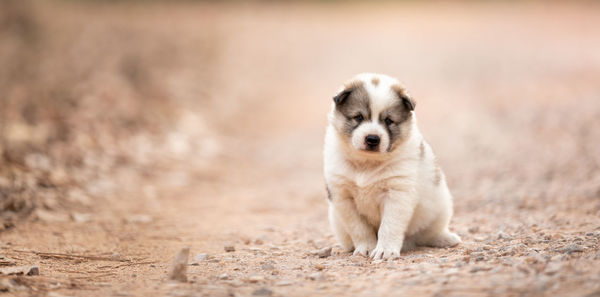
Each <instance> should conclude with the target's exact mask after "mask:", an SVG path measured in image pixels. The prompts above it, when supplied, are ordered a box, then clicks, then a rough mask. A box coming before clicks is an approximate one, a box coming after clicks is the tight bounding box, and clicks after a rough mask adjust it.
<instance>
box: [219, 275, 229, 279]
mask: <svg viewBox="0 0 600 297" xmlns="http://www.w3.org/2000/svg"><path fill="white" fill-rule="evenodd" d="M228 278H229V275H228V274H227V273H223V274H221V275H219V279H220V280H226V279H228Z"/></svg>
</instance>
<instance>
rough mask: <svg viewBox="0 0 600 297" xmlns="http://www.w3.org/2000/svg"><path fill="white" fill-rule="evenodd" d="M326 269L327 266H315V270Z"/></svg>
mask: <svg viewBox="0 0 600 297" xmlns="http://www.w3.org/2000/svg"><path fill="white" fill-rule="evenodd" d="M325 267H326V266H325V265H323V264H315V269H317V270H323V269H325Z"/></svg>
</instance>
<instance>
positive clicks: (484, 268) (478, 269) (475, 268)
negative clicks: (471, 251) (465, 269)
mask: <svg viewBox="0 0 600 297" xmlns="http://www.w3.org/2000/svg"><path fill="white" fill-rule="evenodd" d="M491 269H492V267H488V266H473V267H472V268H471V270H470V271H469V272H471V273H475V272H479V271H488V270H491Z"/></svg>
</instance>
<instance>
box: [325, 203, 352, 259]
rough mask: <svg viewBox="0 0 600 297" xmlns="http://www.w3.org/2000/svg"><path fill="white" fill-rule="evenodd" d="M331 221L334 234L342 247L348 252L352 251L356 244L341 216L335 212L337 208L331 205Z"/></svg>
mask: <svg viewBox="0 0 600 297" xmlns="http://www.w3.org/2000/svg"><path fill="white" fill-rule="evenodd" d="M329 223H330V224H331V229H332V230H333V234H334V235H335V238H336V239H337V241H338V242H339V243H340V245H341V246H342V249H343V250H344V251H346V252H351V251H353V250H354V244H353V243H352V238H350V235H349V234H348V232H346V229H345V228H344V226H343V225H342V222H341V221H340V218H339V217H338V216H337V214H336V213H335V209H334V207H333V206H329Z"/></svg>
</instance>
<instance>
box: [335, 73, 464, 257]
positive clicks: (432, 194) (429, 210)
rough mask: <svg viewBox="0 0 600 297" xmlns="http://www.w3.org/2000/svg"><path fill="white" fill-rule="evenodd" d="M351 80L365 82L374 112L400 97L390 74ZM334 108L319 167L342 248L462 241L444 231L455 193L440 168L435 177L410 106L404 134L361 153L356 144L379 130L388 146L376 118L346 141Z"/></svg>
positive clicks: (376, 252)
mask: <svg viewBox="0 0 600 297" xmlns="http://www.w3.org/2000/svg"><path fill="white" fill-rule="evenodd" d="M374 76H376V77H377V78H379V83H378V85H377V87H374V86H373V84H372V83H371V79H372V78H373V77H374ZM355 79H358V80H361V81H363V86H365V88H366V90H367V92H368V94H369V97H370V100H371V102H370V107H371V110H372V113H373V114H372V118H373V119H377V118H378V114H379V113H380V112H381V111H382V110H384V109H385V108H386V107H388V106H390V104H392V102H393V100H398V98H397V97H395V96H394V95H393V91H392V90H391V88H390V86H391V85H393V84H397V83H398V81H397V80H396V79H394V78H391V77H389V76H385V75H377V74H370V73H366V74H360V75H358V76H356V77H355ZM334 109H335V105H333V106H332V110H331V112H330V114H329V122H330V124H329V126H328V127H327V131H326V136H325V149H324V161H325V162H324V172H325V180H326V183H327V186H328V187H329V189H330V190H331V193H332V197H331V200H330V202H329V220H330V223H331V226H332V229H333V231H334V234H335V236H336V238H337V239H338V241H339V243H340V245H341V246H342V248H344V249H345V250H347V251H352V250H354V254H362V255H364V256H368V255H370V256H371V257H372V258H375V259H388V258H396V257H399V256H400V251H401V250H408V249H410V248H412V247H414V246H415V245H427V246H435V247H447V246H454V245H456V244H458V243H460V242H461V240H460V237H458V236H457V235H456V234H454V233H452V232H450V231H449V230H448V224H449V222H450V218H451V217H452V196H451V194H450V191H449V190H448V187H447V185H446V182H445V179H444V177H443V174H441V173H439V174H441V181H440V182H439V183H437V184H436V183H435V182H434V181H435V175H436V173H435V172H436V163H435V156H434V154H433V151H432V149H431V147H430V146H429V145H428V144H427V142H425V140H424V139H423V136H422V135H421V133H420V132H419V129H418V127H417V120H416V116H415V115H414V112H413V115H412V117H411V118H410V119H409V121H410V123H409V124H410V130H411V133H410V134H409V137H408V139H404V140H403V141H402V143H401V144H400V145H399V146H397V147H396V148H395V149H394V150H393V151H391V152H387V151H385V150H384V149H381V150H380V152H365V151H362V150H361V149H364V147H363V146H364V144H363V141H364V140H363V139H364V137H365V136H366V135H367V134H377V135H379V136H380V137H381V141H382V145H381V146H380V147H382V148H385V147H387V144H388V143H389V137H388V135H387V132H386V130H385V127H383V126H382V125H381V124H379V123H377V122H376V121H374V122H372V123H365V124H363V125H361V126H360V127H359V128H357V129H356V130H355V131H354V132H353V135H352V138H351V141H350V142H348V141H347V140H345V139H344V136H343V135H342V134H340V133H339V132H338V131H337V130H336V129H335V128H334V126H333V125H332V122H333V119H334V117H335V114H334ZM363 126H364V127H363ZM421 143H423V147H424V152H425V153H424V154H423V156H424V157H423V158H421V150H420V146H421Z"/></svg>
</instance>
